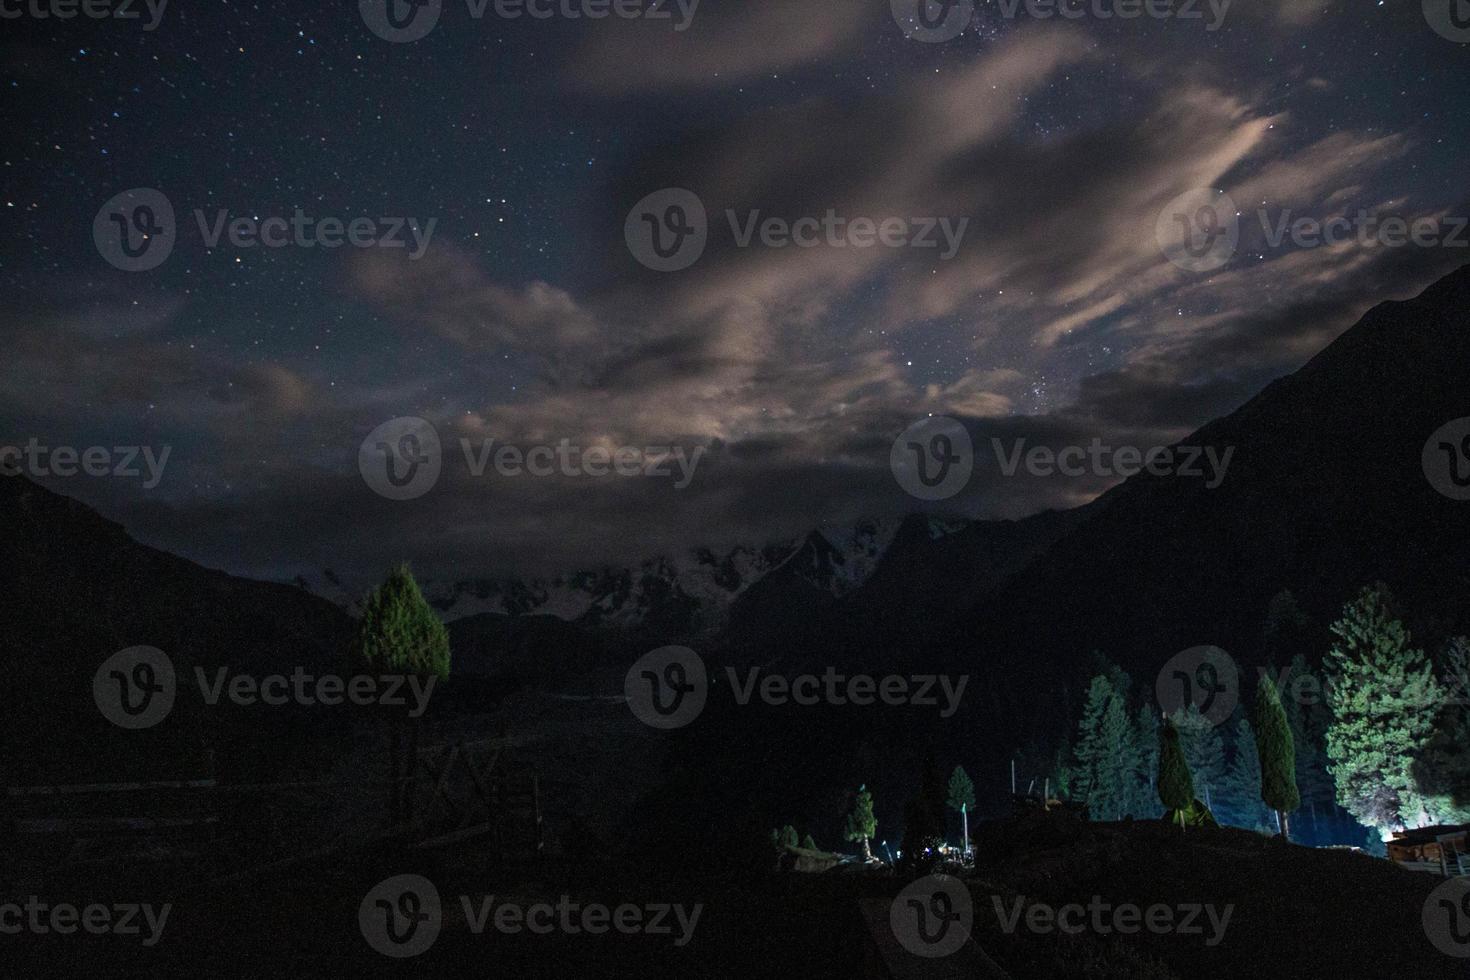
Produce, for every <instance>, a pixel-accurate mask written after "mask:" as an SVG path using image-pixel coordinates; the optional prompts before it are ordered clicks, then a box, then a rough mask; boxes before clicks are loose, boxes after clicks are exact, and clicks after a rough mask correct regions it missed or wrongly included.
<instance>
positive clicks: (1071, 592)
mask: <svg viewBox="0 0 1470 980" xmlns="http://www.w3.org/2000/svg"><path fill="white" fill-rule="evenodd" d="M1467 304H1470V267H1466V268H1462V269H1460V270H1458V271H1457V272H1455V273H1452V274H1451V275H1449V276H1447V277H1446V278H1444V279H1443V280H1441V281H1440V282H1438V283H1436V284H1435V285H1433V286H1431V287H1430V288H1428V289H1426V290H1425V291H1424V292H1423V293H1422V294H1420V295H1419V296H1418V297H1416V298H1414V299H1411V300H1407V301H1404V302H1391V303H1383V304H1381V305H1379V306H1377V307H1375V308H1374V309H1373V310H1371V311H1370V312H1369V313H1368V314H1367V315H1366V316H1364V317H1363V319H1362V320H1361V321H1360V322H1359V323H1358V324H1357V325H1356V326H1354V327H1353V328H1351V329H1350V330H1348V331H1347V332H1346V333H1344V334H1343V335H1342V336H1341V337H1339V338H1338V339H1337V340H1336V341H1335V342H1334V343H1332V344H1331V345H1329V346H1328V347H1327V348H1326V349H1325V350H1323V351H1322V352H1321V353H1320V354H1318V355H1317V356H1316V357H1314V358H1313V359H1312V360H1311V361H1310V362H1309V363H1307V364H1306V365H1305V366H1304V367H1302V368H1301V369H1300V370H1299V371H1297V372H1296V373H1294V374H1292V375H1290V376H1288V377H1285V378H1282V379H1280V380H1278V381H1276V382H1274V383H1272V384H1271V385H1269V386H1268V387H1267V388H1266V389H1265V390H1264V391H1262V392H1261V393H1260V394H1259V395H1258V396H1256V397H1255V398H1253V399H1252V400H1251V401H1250V402H1248V403H1247V404H1246V405H1244V406H1243V407H1241V408H1240V409H1239V410H1238V411H1236V412H1234V413H1232V414H1231V415H1229V416H1227V417H1225V418H1222V419H1219V420H1217V421H1215V422H1212V423H1210V424H1209V425H1206V426H1205V427H1204V428H1202V429H1201V430H1199V431H1198V432H1197V433H1195V434H1194V435H1192V436H1190V437H1189V438H1187V439H1185V440H1183V441H1182V442H1181V445H1195V446H1213V447H1215V448H1216V449H1217V450H1219V451H1222V452H1223V451H1224V450H1225V449H1226V448H1228V447H1234V449H1235V455H1234V458H1233V460H1232V462H1231V465H1230V469H1229V473H1228V476H1227V478H1226V479H1225V481H1224V482H1223V484H1222V485H1221V486H1219V487H1218V488H1216V489H1214V490H1209V489H1206V488H1205V486H1204V483H1203V481H1201V480H1193V479H1182V478H1177V477H1174V478H1170V477H1158V476H1152V475H1147V474H1144V475H1139V476H1136V477H1134V478H1132V479H1130V480H1128V481H1126V482H1125V483H1123V484H1121V485H1120V486H1118V487H1115V488H1114V489H1113V490H1111V491H1109V492H1108V493H1106V494H1104V495H1103V496H1102V497H1101V498H1099V499H1098V500H1097V501H1095V502H1094V503H1093V504H1091V505H1089V507H1088V508H1087V510H1088V511H1090V513H1089V515H1088V517H1087V519H1086V520H1085V521H1083V522H1082V523H1081V524H1080V526H1078V527H1077V528H1075V529H1074V530H1072V531H1071V532H1070V533H1069V534H1067V535H1066V536H1065V537H1063V538H1061V540H1059V541H1058V542H1057V543H1056V544H1054V545H1053V546H1052V547H1051V548H1050V549H1048V550H1047V552H1046V553H1045V554H1044V555H1043V556H1042V557H1040V558H1039V559H1038V560H1037V561H1035V562H1032V563H1031V564H1029V565H1028V566H1027V567H1026V568H1024V569H1022V570H1021V571H1020V572H1018V573H1017V574H1016V575H1015V576H1013V577H1012V578H1011V579H1010V580H1009V581H1007V582H1006V583H1005V584H1004V586H1003V587H1001V588H999V589H994V590H989V591H980V592H978V593H977V602H976V604H975V607H974V609H973V611H972V612H971V614H970V616H969V617H968V621H967V622H966V623H965V632H966V633H968V635H969V636H970V637H972V638H973V640H974V642H975V644H976V648H977V650H981V651H984V652H985V653H986V654H987V655H989V656H990V657H994V658H999V659H1002V660H1003V661H1005V662H1006V663H1008V664H1010V665H1012V666H1013V667H1014V668H1015V670H1016V676H1017V678H1018V682H1019V683H1020V684H1021V685H1024V686H1025V687H1027V688H1029V689H1030V690H1036V689H1038V688H1040V689H1044V688H1045V686H1046V678H1047V676H1048V675H1052V676H1054V675H1055V672H1057V671H1058V670H1059V669H1061V670H1062V671H1063V672H1065V670H1066V668H1067V667H1068V666H1071V665H1079V664H1080V663H1082V661H1083V658H1085V657H1086V656H1088V655H1089V654H1090V652H1091V651H1092V650H1094V649H1096V650H1101V651H1103V652H1105V653H1107V654H1108V655H1110V656H1112V657H1114V658H1115V659H1117V660H1118V661H1120V662H1121V663H1122V664H1123V666H1124V667H1125V668H1128V669H1132V670H1134V671H1135V673H1136V676H1139V677H1143V678H1145V679H1146V680H1147V682H1149V683H1151V682H1152V677H1153V673H1154V672H1156V671H1157V669H1158V668H1159V666H1160V665H1161V664H1162V663H1163V662H1164V661H1165V660H1167V659H1168V657H1169V656H1171V655H1172V654H1174V653H1176V652H1178V651H1179V650H1181V649H1184V648H1186V647H1188V646H1192V645H1195V644H1204V643H1213V644H1216V645H1219V646H1222V647H1224V648H1226V649H1227V650H1230V651H1232V652H1234V653H1236V654H1237V655H1238V656H1241V657H1242V658H1243V659H1247V660H1251V659H1253V658H1254V657H1255V656H1256V654H1257V652H1258V650H1259V645H1260V642H1261V630H1262V626H1263V624H1264V621H1265V618H1266V610H1267V606H1268V604H1269V602H1270V600H1271V597H1272V596H1273V595H1275V594H1276V593H1277V592H1279V591H1280V590H1282V589H1290V590H1291V591H1292V592H1293V593H1294V594H1295V595H1296V597H1297V600H1298V602H1299V603H1300V605H1301V606H1302V608H1303V609H1304V610H1305V611H1306V612H1307V614H1308V615H1309V617H1311V619H1312V620H1313V621H1314V622H1315V623H1316V624H1318V626H1319V627H1320V626H1324V625H1325V624H1327V623H1329V622H1331V621H1332V620H1333V619H1335V618H1336V616H1337V615H1338V613H1339V611H1340V610H1341V608H1342V605H1343V603H1344V602H1345V601H1347V600H1348V599H1349V598H1351V597H1352V595H1353V594H1355V593H1356V591H1357V590H1358V589H1359V588H1361V587H1362V586H1364V585H1368V584H1371V583H1373V582H1375V581H1380V580H1381V581H1383V582H1385V583H1387V584H1388V585H1389V586H1390V588H1391V589H1392V590H1393V591H1394V593H1395V594H1396V595H1397V596H1398V598H1399V600H1400V601H1401V603H1402V605H1403V607H1404V609H1405V611H1406V612H1407V613H1409V614H1410V615H1411V616H1412V617H1413V619H1414V622H1413V625H1416V626H1418V627H1419V628H1420V632H1421V634H1438V635H1440V636H1443V635H1445V634H1447V633H1450V632H1452V631H1455V630H1464V629H1465V628H1466V627H1467V625H1470V622H1467V612H1470V547H1467V544H1470V504H1466V503H1464V502H1459V501H1455V500H1452V499H1449V498H1448V497H1445V496H1443V495H1442V494H1440V493H1439V492H1437V491H1436V490H1435V489H1434V487H1433V486H1432V485H1431V484H1430V482H1429V481H1428V479H1427V478H1426V476H1425V474H1424V470H1423V465H1422V462H1421V454H1422V451H1423V448H1424V444H1425V441H1426V440H1427V439H1428V438H1429V436H1430V435H1431V434H1432V433H1434V432H1435V431H1436V430H1437V429H1439V428H1440V427H1441V426H1443V425H1444V424H1445V423H1447V422H1449V421H1451V420H1453V419H1457V418H1463V417H1466V416H1470V379H1467V365H1470V317H1467V315H1466V310H1467ZM1423 638H1428V637H1427V635H1426V636H1421V639H1423ZM1301 652H1303V653H1305V654H1307V656H1308V657H1310V658H1315V657H1319V656H1320V655H1321V653H1322V650H1304V651H1301Z"/></svg>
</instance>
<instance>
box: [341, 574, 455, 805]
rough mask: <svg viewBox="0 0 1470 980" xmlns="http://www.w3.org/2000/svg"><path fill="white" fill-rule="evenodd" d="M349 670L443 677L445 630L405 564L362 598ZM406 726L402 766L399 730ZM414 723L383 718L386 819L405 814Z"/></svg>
mask: <svg viewBox="0 0 1470 980" xmlns="http://www.w3.org/2000/svg"><path fill="white" fill-rule="evenodd" d="M352 659H353V665H352V666H353V668H354V669H355V670H358V671H364V672H366V673H368V674H370V675H375V676H397V677H408V676H416V677H420V678H429V679H431V681H442V680H445V679H447V678H448V677H449V632H448V631H447V630H446V629H445V628H444V624H443V623H441V622H440V621H439V617H437V616H435V615H434V610H433V609H431V608H430V607H429V604H428V602H426V601H425V600H424V595H423V593H422V592H421V591H419V585H418V582H416V581H414V577H413V573H412V572H410V571H409V568H408V566H407V565H400V566H398V567H397V568H396V569H394V570H393V571H392V572H390V573H389V575H388V578H387V579H386V580H385V581H384V582H383V584H382V585H380V586H378V587H377V588H376V589H374V590H373V591H372V593H371V594H370V595H369V596H368V597H367V600H366V601H365V602H364V603H363V612H362V620H361V622H359V624H358V630H357V637H356V640H355V641H354V643H353V650H352ZM406 723H407V724H408V728H409V738H408V746H407V753H406V754H407V766H406V767H405V765H404V760H403V756H404V747H403V729H404V727H405V724H406ZM418 733H419V719H417V718H414V719H406V717H405V715H404V714H403V713H402V712H400V711H394V712H393V713H392V714H391V716H390V717H389V718H388V771H389V787H388V818H389V821H390V823H393V824H397V823H399V822H401V821H402V820H404V819H405V818H407V817H409V816H411V815H412V814H411V813H409V812H408V811H409V808H410V806H411V802H412V799H413V795H412V784H411V780H412V779H413V777H414V776H415V774H416V772H417V768H418Z"/></svg>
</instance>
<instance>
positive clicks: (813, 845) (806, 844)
mask: <svg viewBox="0 0 1470 980" xmlns="http://www.w3.org/2000/svg"><path fill="white" fill-rule="evenodd" d="M801 846H802V847H803V848H804V849H806V850H808V851H815V850H816V849H817V842H816V841H814V840H812V835H811V834H807V835H806V836H805V837H803V838H802V839H801Z"/></svg>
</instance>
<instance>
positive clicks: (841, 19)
mask: <svg viewBox="0 0 1470 980" xmlns="http://www.w3.org/2000/svg"><path fill="white" fill-rule="evenodd" d="M667 6H668V7H669V8H670V9H673V8H674V7H675V4H673V3H670V4H668V5H667ZM884 6H885V5H884V4H874V3H868V2H866V0H823V2H821V3H812V2H810V0H760V2H758V3H749V2H746V0H703V2H702V3H700V4H699V7H698V9H697V11H696V14H695V16H694V18H693V20H692V22H691V24H690V26H689V28H688V29H687V30H685V31H682V32H674V31H672V30H671V29H669V28H665V27H663V26H661V25H657V26H656V25H655V24H654V23H653V22H645V21H621V20H617V19H616V18H614V19H612V20H609V21H606V22H604V23H603V24H602V25H599V26H600V29H599V30H598V31H597V32H596V33H595V34H594V35H593V36H592V37H591V38H590V39H589V40H588V41H587V43H586V44H585V45H583V47H582V48H581V49H580V50H579V51H578V52H577V53H576V54H575V55H574V56H573V57H572V59H571V62H570V64H569V65H568V66H567V68H566V71H565V73H564V78H565V80H566V83H567V84H568V85H569V86H570V87H571V88H574V89H576V90H578V91H579V92H581V93H584V94H590V95H595V96H607V95H614V96H616V95H626V94H630V93H636V92H647V91H650V90H658V89H686V88H705V87H714V86H728V85H730V84H733V83H739V82H745V81H749V80H752V79H755V78H757V77H760V76H769V75H772V74H776V73H780V72H784V71H788V70H791V69H794V68H800V67H803V66H808V65H812V64H815V63H818V62H821V61H825V60H828V59H831V58H834V57H839V56H844V55H849V54H851V53H853V52H854V51H855V50H857V48H858V47H859V43H860V41H861V38H862V29H863V28H864V27H865V26H867V25H869V24H871V23H874V22H875V21H877V20H878V18H879V16H880V15H881V16H883V17H886V16H887V11H886V10H884V9H883V7H884Z"/></svg>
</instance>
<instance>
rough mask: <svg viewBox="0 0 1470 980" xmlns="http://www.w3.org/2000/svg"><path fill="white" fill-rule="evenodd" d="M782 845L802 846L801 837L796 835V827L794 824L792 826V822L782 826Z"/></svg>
mask: <svg viewBox="0 0 1470 980" xmlns="http://www.w3.org/2000/svg"><path fill="white" fill-rule="evenodd" d="M781 846H782V847H800V846H801V838H800V837H798V836H797V835H796V828H795V827H793V826H791V824H787V825H786V826H784V827H782V828H781Z"/></svg>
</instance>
